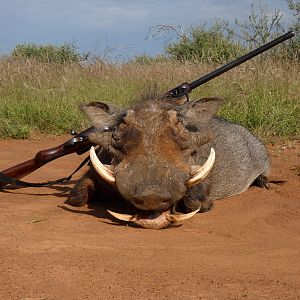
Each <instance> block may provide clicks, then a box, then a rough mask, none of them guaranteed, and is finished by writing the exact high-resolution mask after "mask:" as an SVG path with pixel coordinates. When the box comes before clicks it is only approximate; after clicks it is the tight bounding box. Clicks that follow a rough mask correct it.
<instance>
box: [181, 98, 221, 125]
mask: <svg viewBox="0 0 300 300" xmlns="http://www.w3.org/2000/svg"><path fill="white" fill-rule="evenodd" d="M222 103H223V100H222V99H221V98H217V97H215V98H202V99H200V100H195V101H193V102H190V103H187V106H186V107H185V109H184V112H183V114H184V116H185V118H187V119H188V120H189V121H190V122H192V123H194V122H195V123H202V124H205V123H207V122H209V120H210V119H211V118H212V117H213V116H214V115H215V114H216V112H217V110H218V108H219V106H220V105H221V104H222Z"/></svg>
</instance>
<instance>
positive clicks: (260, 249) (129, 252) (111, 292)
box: [0, 138, 300, 300]
mask: <svg viewBox="0 0 300 300" xmlns="http://www.w3.org/2000/svg"><path fill="white" fill-rule="evenodd" d="M64 140H65V138H56V139H52V140H48V141H33V142H29V141H0V170H1V169H2V170H3V169H5V168H7V167H8V166H11V165H13V164H15V163H17V162H21V161H23V160H27V159H29V158H31V157H32V156H33V155H34V154H35V153H36V152H37V150H40V149H45V148H48V147H52V146H55V145H57V144H58V143H59V142H62V141H64ZM269 152H270V154H271V157H272V173H271V176H270V177H271V179H283V180H286V183H285V184H283V185H281V186H273V187H272V189H271V190H264V189H260V188H257V187H251V188H250V189H249V190H248V191H247V192H245V193H243V194H242V195H238V196H234V197H231V198H227V199H223V200H219V201H217V202H216V203H215V208H214V209H213V210H212V211H211V212H208V213H205V214H197V215H196V216H195V217H194V218H192V219H191V220H189V221H187V222H186V223H185V224H184V225H183V226H181V227H177V228H170V229H164V230H158V231H155V230H145V229H138V228H133V227H128V226H124V225H119V224H117V223H115V221H114V220H113V219H112V218H111V217H109V215H108V214H107V213H106V212H105V210H103V209H102V208H101V207H99V206H98V207H97V206H94V207H90V208H88V207H84V208H81V209H77V208H72V207H70V206H69V207H67V206H65V205H64V201H65V200H66V197H67V193H68V192H69V190H70V189H71V187H72V185H73V184H74V182H73V183H70V184H67V185H65V186H55V187H51V188H41V189H37V188H26V189H7V190H4V191H2V192H0V210H1V213H0V299H26V298H32V299H47V300H50V299H66V300H69V299H240V298H245V299H300V176H299V175H300V174H299V172H300V143H296V144H293V145H291V146H284V147H282V145H281V146H273V147H269ZM82 159H83V157H79V156H77V155H72V156H67V157H65V158H64V159H60V160H57V161H55V162H54V163H51V164H49V165H47V166H45V167H43V168H41V169H40V170H38V171H36V172H35V173H33V174H32V175H30V176H28V177H26V179H27V180H32V181H44V180H50V179H56V178H57V177H62V176H65V175H67V174H69V173H70V172H71V171H72V170H73V169H74V168H75V167H76V166H77V165H78V163H79V162H80V161H82ZM79 176H80V175H79V174H78V175H77V176H76V178H78V177H79ZM76 178H75V179H76Z"/></svg>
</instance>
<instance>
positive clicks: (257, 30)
mask: <svg viewBox="0 0 300 300" xmlns="http://www.w3.org/2000/svg"><path fill="white" fill-rule="evenodd" d="M250 11H251V13H250V15H249V16H248V21H247V22H243V23H241V22H240V21H238V19H236V20H235V23H236V25H238V26H239V29H240V34H239V35H238V37H239V38H240V40H241V42H242V43H243V44H244V45H245V46H246V47H247V48H250V49H254V48H257V47H259V46H261V45H263V44H265V43H267V42H269V41H270V40H272V39H274V38H276V37H278V36H279V35H281V34H283V32H284V29H283V26H282V24H281V19H282V14H281V12H280V10H278V9H276V10H275V11H274V12H273V13H269V12H268V9H267V7H266V6H264V5H263V4H262V2H261V1H259V7H258V8H256V7H255V6H254V4H251V10H250Z"/></svg>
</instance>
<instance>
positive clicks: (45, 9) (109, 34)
mask: <svg viewBox="0 0 300 300" xmlns="http://www.w3.org/2000/svg"><path fill="white" fill-rule="evenodd" d="M261 2H262V3H263V5H266V6H267V9H268V12H269V13H270V14H271V13H272V12H274V10H275V9H279V10H280V11H281V13H282V15H283V17H282V20H283V22H284V23H290V21H291V19H292V13H291V11H290V10H289V9H288V6H287V4H286V1H285V0H261ZM252 3H253V4H254V5H256V7H258V1H257V0H182V1H179V0H147V1H145V0H139V1H138V0H125V1H122V0H26V1H25V0H10V1H8V0H0V28H1V33H0V54H5V53H9V52H10V51H11V50H12V49H13V48H14V47H15V46H16V45H17V44H19V43H36V44H49V43H50V44H55V45H61V44H64V43H74V45H75V46H76V47H78V50H79V51H80V52H90V53H93V54H97V55H101V56H107V57H108V58H109V56H110V57H111V58H115V59H116V58H118V57H121V59H124V58H125V59H126V58H131V57H133V56H135V55H142V54H148V55H157V54H160V53H162V52H163V47H164V42H165V40H164V39H154V38H151V39H146V37H147V34H148V31H149V28H151V27H153V26H155V25H159V24H165V25H179V26H182V27H183V28H188V27H189V26H191V25H199V24H204V23H206V24H209V23H210V22H213V21H214V20H215V19H216V18H223V19H225V20H228V21H230V22H234V20H235V19H236V18H238V19H239V20H240V21H246V20H247V18H248V16H249V14H250V7H251V4H252Z"/></svg>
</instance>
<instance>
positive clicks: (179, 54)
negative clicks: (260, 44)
mask: <svg viewBox="0 0 300 300" xmlns="http://www.w3.org/2000/svg"><path fill="white" fill-rule="evenodd" d="M166 52H167V54H169V55H170V56H171V57H172V58H175V59H177V60H180V61H185V60H198V61H201V62H216V63H219V62H225V61H228V60H231V59H233V58H236V57H238V56H239V55H241V53H242V52H243V48H242V47H241V46H240V45H238V44H237V42H235V41H234V32H233V31H232V30H231V29H229V27H228V23H227V22H224V21H220V20H217V21H216V22H215V23H214V24H213V25H212V26H211V27H209V28H207V27H206V26H205V25H200V26H197V27H191V28H190V30H189V32H188V34H187V35H184V36H183V38H181V39H180V41H179V42H177V43H171V44H170V45H168V46H167V47H166Z"/></svg>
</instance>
